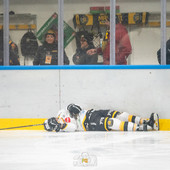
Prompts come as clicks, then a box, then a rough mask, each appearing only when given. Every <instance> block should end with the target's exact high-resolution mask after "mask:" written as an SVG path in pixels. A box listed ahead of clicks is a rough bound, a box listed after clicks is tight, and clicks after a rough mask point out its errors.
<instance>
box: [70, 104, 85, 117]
mask: <svg viewBox="0 0 170 170" xmlns="http://www.w3.org/2000/svg"><path fill="white" fill-rule="evenodd" d="M67 110H68V111H69V113H70V116H71V117H75V116H77V115H78V114H79V113H80V112H81V110H82V109H81V107H80V106H78V105H76V104H73V103H71V104H69V105H68V106H67Z"/></svg>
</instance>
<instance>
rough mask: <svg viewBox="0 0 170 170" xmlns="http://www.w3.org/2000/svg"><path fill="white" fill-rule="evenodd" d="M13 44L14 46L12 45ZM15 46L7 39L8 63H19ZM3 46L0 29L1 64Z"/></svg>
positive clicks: (0, 60)
mask: <svg viewBox="0 0 170 170" xmlns="http://www.w3.org/2000/svg"><path fill="white" fill-rule="evenodd" d="M12 44H13V46H12ZM14 45H15V47H14ZM16 48H17V46H16V44H15V43H14V42H12V41H11V40H10V41H9V65H20V62H19V56H18V53H16V52H15V49H16ZM3 50H4V46H3V30H0V65H3V59H4V58H3V57H4V56H3V55H4V51H3Z"/></svg>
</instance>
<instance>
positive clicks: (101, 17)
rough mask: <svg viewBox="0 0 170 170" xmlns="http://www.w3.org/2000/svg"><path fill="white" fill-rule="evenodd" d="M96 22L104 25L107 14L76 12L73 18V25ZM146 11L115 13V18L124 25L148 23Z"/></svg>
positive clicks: (87, 24) (93, 23) (107, 17)
mask: <svg viewBox="0 0 170 170" xmlns="http://www.w3.org/2000/svg"><path fill="white" fill-rule="evenodd" d="M96 17H97V22H99V24H100V25H105V21H106V20H108V19H109V17H110V16H109V14H107V13H100V14H76V15H74V18H73V23H74V27H75V28H76V27H77V26H92V25H95V24H96ZM148 17H149V13H148V12H134V13H117V14H116V20H117V21H118V22H119V23H122V24H124V25H138V24H144V25H145V24H147V23H148Z"/></svg>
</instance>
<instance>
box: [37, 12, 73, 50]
mask: <svg viewBox="0 0 170 170" xmlns="http://www.w3.org/2000/svg"><path fill="white" fill-rule="evenodd" d="M50 29H52V30H53V31H54V32H55V33H56V37H58V36H57V34H58V15H57V13H54V14H53V15H52V16H51V17H50V18H49V19H48V20H47V21H46V22H45V23H44V25H43V26H42V27H41V28H40V29H39V30H38V32H37V33H36V36H37V39H38V40H40V42H43V41H44V35H45V34H46V33H47V32H48V30H50ZM74 37H75V31H74V30H73V29H72V28H71V27H70V26H69V25H68V24H67V23H66V22H65V21H64V48H65V47H67V45H68V44H69V43H70V42H71V41H72V40H73V39H74Z"/></svg>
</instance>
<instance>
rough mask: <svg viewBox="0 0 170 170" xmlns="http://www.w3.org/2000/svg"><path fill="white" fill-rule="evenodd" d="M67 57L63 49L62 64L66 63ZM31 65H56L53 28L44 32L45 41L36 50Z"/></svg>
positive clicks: (55, 45)
mask: <svg viewBox="0 0 170 170" xmlns="http://www.w3.org/2000/svg"><path fill="white" fill-rule="evenodd" d="M69 63H70V62H69V59H68V57H67V55H66V53H65V51H64V64H65V65H68V64H69ZM33 65H58V43H57V41H56V35H55V33H54V31H53V30H49V31H48V32H47V33H46V34H45V41H44V43H43V45H42V46H40V47H39V48H38V50H37V54H36V56H35V58H34V61H33Z"/></svg>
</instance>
